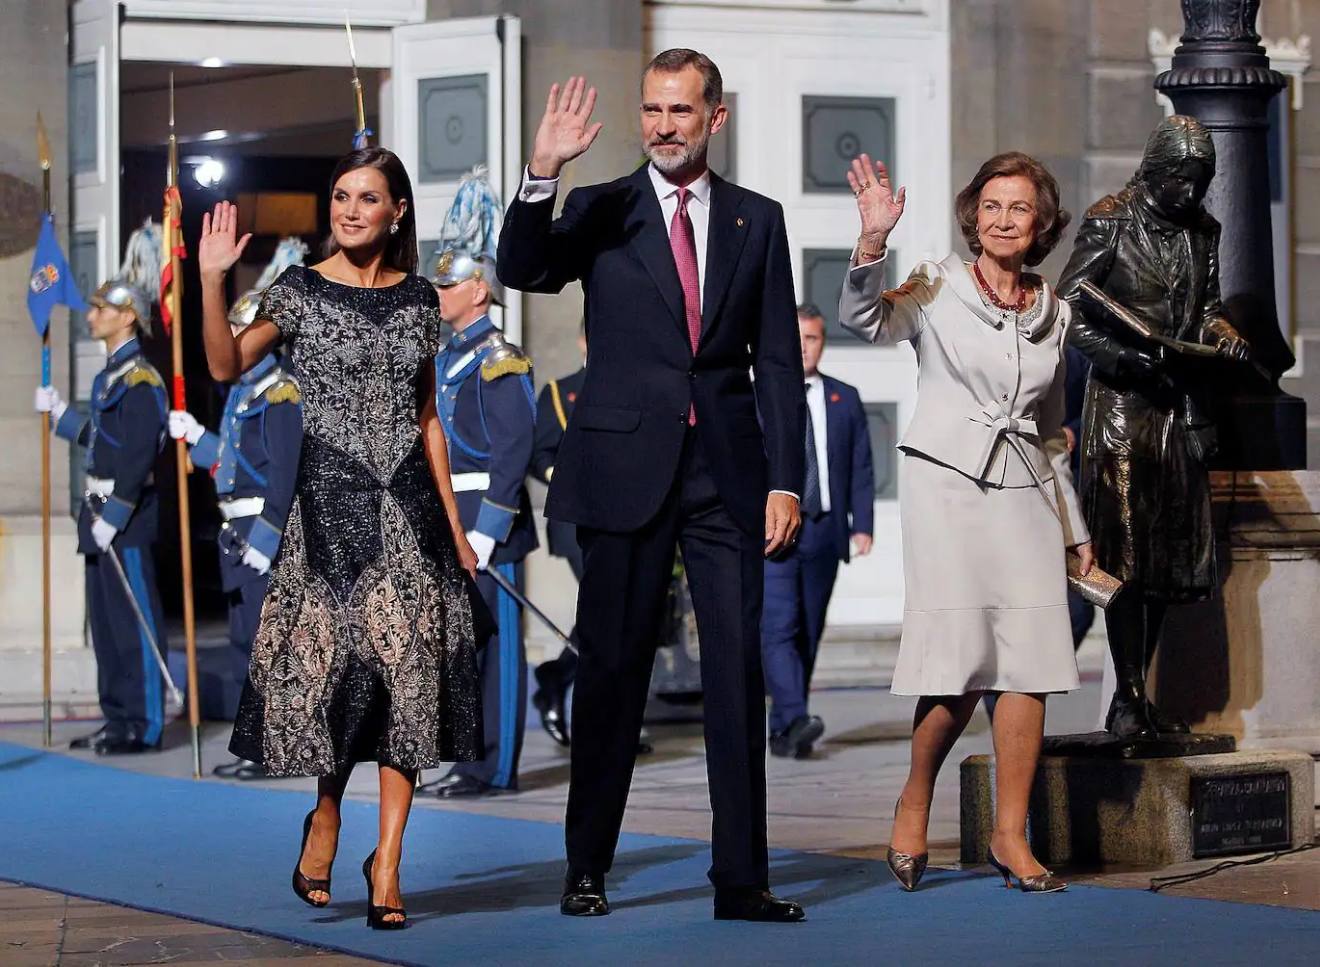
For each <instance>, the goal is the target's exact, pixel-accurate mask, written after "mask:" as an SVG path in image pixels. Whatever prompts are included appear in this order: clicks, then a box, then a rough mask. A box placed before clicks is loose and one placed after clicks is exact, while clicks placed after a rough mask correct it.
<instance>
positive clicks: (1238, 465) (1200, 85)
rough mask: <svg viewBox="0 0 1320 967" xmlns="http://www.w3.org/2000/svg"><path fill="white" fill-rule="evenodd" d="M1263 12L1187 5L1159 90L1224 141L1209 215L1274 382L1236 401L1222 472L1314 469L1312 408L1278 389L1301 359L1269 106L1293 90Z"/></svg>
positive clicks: (1198, 0)
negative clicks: (1285, 279)
mask: <svg viewBox="0 0 1320 967" xmlns="http://www.w3.org/2000/svg"><path fill="white" fill-rule="evenodd" d="M1259 9H1260V0H1182V12H1183V22H1184V26H1185V29H1184V31H1183V35H1182V37H1181V38H1180V40H1181V42H1180V44H1179V46H1178V49H1177V50H1176V51H1175V52H1174V55H1173V63H1172V65H1171V67H1170V68H1169V70H1167V71H1164V72H1163V73H1162V74H1160V75H1159V76H1158V77H1157V78H1155V89H1156V90H1157V91H1159V92H1160V93H1161V94H1164V95H1166V96H1168V97H1169V99H1170V100H1171V101H1172V102H1173V106H1174V109H1175V110H1176V111H1177V112H1178V113H1179V114H1189V115H1191V116H1192V117H1194V118H1196V119H1197V120H1198V121H1200V122H1201V123H1202V124H1204V125H1205V126H1206V127H1207V128H1209V129H1210V133H1211V136H1212V137H1213V138H1214V142H1215V154H1216V156H1217V158H1216V174H1215V179H1214V181H1213V182H1212V183H1211V185H1210V191H1209V194H1208V195H1207V197H1206V207H1207V208H1208V209H1209V210H1210V212H1211V214H1213V215H1214V216H1215V218H1217V219H1218V220H1219V222H1220V224H1221V225H1222V226H1223V236H1222V239H1221V241H1220V244H1219V280H1220V289H1221V292H1222V295H1223V299H1224V306H1225V308H1226V309H1227V310H1228V313H1229V316H1230V317H1231V318H1232V320H1233V323H1234V325H1235V326H1237V327H1238V329H1239V331H1240V332H1241V333H1242V335H1243V336H1245V337H1246V338H1247V340H1248V341H1249V342H1250V343H1251V345H1252V348H1253V350H1254V352H1255V355H1256V359H1257V360H1258V361H1259V362H1260V363H1261V364H1262V365H1263V366H1264V367H1265V369H1267V370H1268V371H1269V373H1270V375H1271V377H1272V380H1271V385H1269V386H1267V387H1266V386H1257V387H1254V388H1253V387H1247V386H1242V387H1236V388H1233V389H1231V390H1229V392H1228V393H1227V394H1226V399H1225V400H1224V402H1225V403H1226V404H1227V405H1226V406H1225V407H1224V409H1223V415H1222V417H1221V447H1222V449H1221V455H1220V458H1219V461H1218V464H1219V465H1220V466H1221V467H1224V468H1225V469H1240V470H1290V469H1302V468H1304V467H1305V466H1306V405H1305V403H1303V402H1302V401H1301V400H1299V399H1297V398H1296V397H1293V396H1289V395H1288V394H1286V393H1284V392H1282V391H1281V390H1280V389H1279V388H1278V379H1279V376H1280V375H1281V374H1282V373H1283V372H1284V370H1286V369H1288V368H1289V367H1290V366H1292V364H1293V361H1294V359H1293V353H1292V350H1291V349H1290V348H1289V346H1288V340H1287V338H1286V337H1285V336H1284V334H1283V333H1282V331H1281V330H1280V329H1279V313H1278V307H1277V305H1276V303H1275V301H1274V242H1273V235H1272V233H1271V228H1270V184H1269V158H1268V133H1269V132H1268V129H1269V114H1268V110H1269V102H1270V99H1271V98H1272V97H1274V96H1275V95H1276V94H1277V93H1278V92H1279V91H1281V90H1282V89H1283V88H1284V87H1285V86H1286V83H1287V82H1286V81H1285V80H1284V77H1283V75H1282V74H1280V73H1279V72H1278V71H1276V70H1273V69H1271V67H1270V60H1269V58H1268V57H1267V56H1266V55H1265V48H1264V47H1262V46H1261V45H1260V35H1259V34H1258V33H1256V14H1257V12H1258V11H1259Z"/></svg>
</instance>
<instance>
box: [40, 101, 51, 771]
mask: <svg viewBox="0 0 1320 967" xmlns="http://www.w3.org/2000/svg"><path fill="white" fill-rule="evenodd" d="M37 158H38V160H39V161H40V162H41V213H42V218H46V219H49V218H51V206H50V139H49V138H47V137H46V124H45V122H44V121H42V120H41V113H40V112H37ZM41 385H42V386H49V385H50V325H49V324H47V325H45V326H43V327H42V329H41ZM38 415H39V416H40V417H41V736H42V742H43V743H44V744H45V746H46V747H47V748H50V744H51V722H50V692H51V646H50V419H49V417H48V415H47V414H45V413H40V414H38Z"/></svg>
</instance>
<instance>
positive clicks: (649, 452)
mask: <svg viewBox="0 0 1320 967" xmlns="http://www.w3.org/2000/svg"><path fill="white" fill-rule="evenodd" d="M595 99H596V92H595V89H594V88H593V89H591V90H587V88H586V82H585V80H584V79H583V78H573V79H571V80H570V81H569V82H568V83H567V84H566V85H564V88H563V89H562V91H561V90H560V88H559V85H555V86H554V87H552V88H551V90H550V97H549V100H548V102H547V104H546V112H545V116H544V117H543V118H542V121H541V126H540V128H539V130H538V131H537V134H536V142H535V147H534V148H533V153H532V160H531V164H530V165H529V166H528V169H527V171H526V172H525V173H524V181H523V185H522V187H521V188H520V189H519V193H518V198H517V199H516V200H515V201H514V202H513V204H512V205H511V206H510V207H509V211H508V214H507V215H506V217H505V221H504V228H503V232H502V234H501V236H500V246H499V259H498V270H499V274H500V278H501V279H502V280H503V281H504V282H505V283H506V284H507V285H510V286H512V287H514V288H517V289H523V290H525V291H531V292H558V291H560V290H561V289H562V288H563V287H564V286H565V285H567V284H568V283H569V282H572V281H575V280H577V281H581V283H582V288H583V292H584V295H585V317H586V332H587V342H588V347H589V348H588V363H587V372H586V380H585V382H584V384H583V387H582V393H581V395H580V397H579V398H578V404H577V409H576V410H575V411H574V413H573V418H572V419H571V420H570V421H569V423H568V428H567V430H566V431H565V434H564V441H563V444H562V445H561V446H560V448H559V454H558V458H557V460H556V462H555V472H554V479H553V480H552V481H551V483H550V494H549V498H548V501H547V505H546V510H547V513H548V514H549V516H551V517H552V518H557V519H560V520H566V521H569V522H571V523H574V524H576V525H577V526H578V538H579V541H580V543H581V545H582V550H583V557H584V565H585V568H584V573H583V576H582V583H581V586H580V588H579V591H578V615H577V631H578V638H579V640H580V641H581V647H582V653H581V655H580V657H579V664H578V673H577V683H576V688H575V690H574V699H573V725H574V729H573V732H574V734H573V746H572V769H571V780H570V786H569V796H568V815H567V819H566V822H565V830H566V839H567V847H568V873H567V877H566V879H565V884H564V894H563V897H562V899H561V902H560V910H561V911H562V912H563V913H565V914H566V915H570V916H599V915H602V914H606V913H608V912H609V903H608V900H607V899H606V895H605V874H606V873H607V872H608V871H609V869H610V866H611V864H612V863H613V861H614V850H615V847H616V845H617V842H618V835H619V827H620V825H621V824H622V821H623V812H624V808H625V805H626V803H627V798H628V786H629V783H630V782H631V779H632V771H633V763H634V759H635V756H636V752H637V738H638V735H639V733H640V731H641V725H642V712H643V708H644V706H645V704H646V697H647V688H648V683H649V679H650V675H651V667H652V664H653V662H654V660H655V649H656V644H657V640H658V638H659V636H660V635H659V633H660V622H661V616H662V607H663V604H664V600H665V589H666V587H667V586H668V584H669V577H670V573H671V570H672V568H673V561H674V548H675V545H676V544H677V545H678V547H679V548H680V549H681V550H682V553H683V558H684V563H685V566H686V569H687V575H688V579H689V582H690V586H691V590H692V599H693V606H694V609H695V611H696V617H697V631H698V635H699V637H700V641H701V677H702V685H703V691H704V693H705V725H706V760H707V764H708V774H709V779H710V798H711V808H712V812H713V814H714V822H713V831H712V832H713V835H712V844H711V851H712V854H713V860H714V862H713V864H712V866H711V869H710V874H709V875H710V879H711V881H712V883H714V885H715V916H716V918H718V919H744V920H758V921H788V920H801V919H803V912H802V908H801V907H800V906H798V905H797V904H796V903H792V902H789V901H785V900H780V899H778V898H777V897H775V896H774V895H773V894H772V893H770V891H769V889H768V881H769V873H768V863H767V858H766V827H765V822H766V819H765V703H764V681H763V679H762V674H761V643H760V620H761V602H762V594H763V586H762V581H763V575H764V556H768V555H773V554H777V553H779V552H781V551H782V550H784V549H785V548H787V547H788V546H790V545H791V543H792V542H793V540H794V538H795V537H796V533H797V530H798V526H799V515H798V495H799V494H800V493H801V490H802V474H803V450H802V439H803V436H802V435H803V433H804V432H805V431H804V428H803V412H804V407H805V401H804V398H803V384H802V355H801V350H800V348H799V345H798V338H797V326H796V320H795V314H794V308H793V278H792V269H791V267H790V265H789V257H788V240H787V235H786V233H785V230H784V216H783V210H782V208H781V207H780V206H779V205H778V204H777V203H775V202H774V201H772V200H770V199H769V198H765V197H763V196H760V195H757V194H754V193H753V192H750V191H747V190H746V189H743V188H739V187H738V186H736V185H733V184H730V183H728V182H726V181H724V180H722V179H720V178H718V177H715V176H714V175H712V174H711V173H710V171H709V170H708V169H707V166H706V153H707V146H708V140H709V138H710V136H711V135H712V134H714V133H715V132H716V131H718V130H719V129H720V128H721V127H722V126H723V125H724V122H725V120H726V118H727V116H728V112H727V109H726V108H725V107H724V105H723V103H722V99H723V82H722V80H721V78H720V74H719V70H718V68H716V67H715V65H714V64H713V63H711V61H710V59H709V58H707V57H705V56H703V55H701V54H698V53H696V52H695V51H690V50H672V51H666V52H664V53H662V54H660V55H658V56H657V57H656V58H655V59H654V60H653V61H652V62H651V64H650V65H648V67H647V69H646V71H645V72H644V73H643V75H642V104H641V128H642V139H643V149H644V150H645V152H646V154H647V157H648V158H649V159H650V163H649V164H647V165H645V166H644V167H642V168H640V169H638V170H637V171H635V172H634V173H633V174H631V175H628V176H626V177H624V178H620V179H618V180H617V181H613V182H610V183H608V184H603V185H593V186H591V187H586V188H578V189H576V190H575V191H573V192H571V193H570V194H569V196H568V198H567V199H566V201H565V203H564V210H563V213H562V214H561V216H560V217H559V218H558V219H554V218H553V197H554V194H555V190H556V186H557V179H558V176H559V173H560V170H561V169H562V167H563V166H564V164H565V163H567V162H568V161H570V160H572V159H573V158H575V157H577V156H578V155H580V154H582V153H583V152H584V151H586V150H587V148H588V147H590V145H591V142H592V141H593V140H594V139H595V137H596V135H597V134H598V133H599V131H600V128H601V125H600V124H599V123H594V124H593V123H592V122H591V111H592V108H593V106H594V104H595ZM753 374H754V375H755V381H756V382H755V389H754V390H753V383H752V377H753ZM758 413H759V417H760V421H758ZM762 424H764V427H765V430H764V432H762V429H761V427H762Z"/></svg>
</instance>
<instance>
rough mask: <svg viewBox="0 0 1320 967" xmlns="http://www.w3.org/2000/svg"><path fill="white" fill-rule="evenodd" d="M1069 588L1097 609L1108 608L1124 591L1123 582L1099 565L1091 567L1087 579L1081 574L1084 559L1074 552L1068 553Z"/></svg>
mask: <svg viewBox="0 0 1320 967" xmlns="http://www.w3.org/2000/svg"><path fill="white" fill-rule="evenodd" d="M1067 558H1068V587H1070V588H1072V589H1073V590H1074V591H1076V592H1077V593H1078V594H1080V595H1081V596H1082V597H1083V598H1085V599H1086V600H1087V601H1090V602H1091V603H1092V604H1093V605H1095V606H1096V607H1097V608H1107V607H1109V605H1110V604H1111V603H1112V602H1113V600H1114V598H1116V597H1118V593H1119V592H1120V591H1122V590H1123V582H1122V581H1120V580H1119V579H1118V578H1116V577H1114V576H1113V575H1112V574H1110V573H1109V572H1108V571H1102V570H1101V569H1100V566H1099V565H1097V564H1092V565H1091V570H1090V572H1089V573H1088V574H1087V575H1086V577H1082V575H1081V574H1080V573H1079V572H1080V570H1081V565H1082V559H1081V558H1080V557H1078V556H1077V554H1076V553H1075V552H1074V551H1071V550H1070V551H1068V552H1067Z"/></svg>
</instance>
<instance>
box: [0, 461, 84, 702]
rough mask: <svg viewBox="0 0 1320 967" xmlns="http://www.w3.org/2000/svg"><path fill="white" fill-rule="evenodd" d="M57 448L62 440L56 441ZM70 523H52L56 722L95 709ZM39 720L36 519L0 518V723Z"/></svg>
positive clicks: (63, 519) (59, 519)
mask: <svg viewBox="0 0 1320 967" xmlns="http://www.w3.org/2000/svg"><path fill="white" fill-rule="evenodd" d="M56 442H62V441H56ZM77 543H78V538H77V534H76V533H75V531H74V525H73V521H72V520H70V519H69V518H68V517H67V516H66V515H64V514H56V515H55V517H54V518H53V519H52V520H51V645H52V653H53V660H52V674H51V680H52V693H53V695H54V697H55V703H56V713H55V714H56V717H60V716H61V715H63V714H66V713H69V712H76V713H81V712H84V711H85V710H86V708H85V707H86V706H88V705H89V704H90V706H92V707H94V706H95V704H96V661H95V659H94V658H93V656H92V650H91V648H90V647H88V646H87V644H86V639H85V638H84V635H83V619H84V602H83V561H82V558H81V557H79V556H78V550H77ZM40 715H41V518H40V517H33V516H26V515H25V516H18V515H4V516H0V719H16V718H17V719H30V718H37V717H40Z"/></svg>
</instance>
